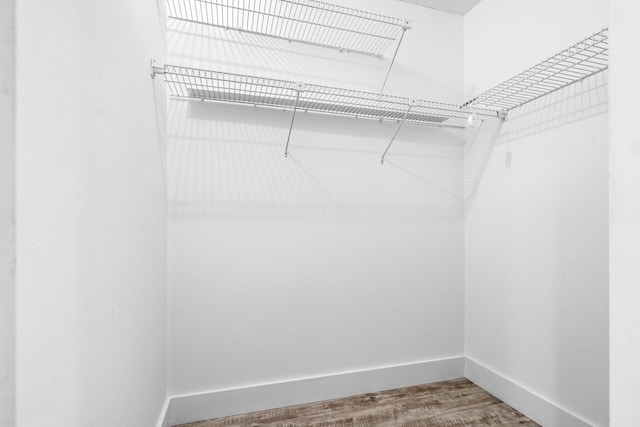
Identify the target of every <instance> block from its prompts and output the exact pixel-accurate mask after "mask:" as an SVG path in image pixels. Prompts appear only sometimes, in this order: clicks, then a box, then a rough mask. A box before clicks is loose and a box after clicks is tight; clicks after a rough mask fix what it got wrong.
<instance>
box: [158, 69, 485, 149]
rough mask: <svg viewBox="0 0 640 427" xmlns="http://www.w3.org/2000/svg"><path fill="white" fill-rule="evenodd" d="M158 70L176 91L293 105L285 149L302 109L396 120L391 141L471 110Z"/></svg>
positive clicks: (448, 123) (462, 117) (462, 118)
mask: <svg viewBox="0 0 640 427" xmlns="http://www.w3.org/2000/svg"><path fill="white" fill-rule="evenodd" d="M156 74H163V75H164V79H165V81H166V82H167V85H168V87H169V93H170V95H171V96H174V97H179V98H188V99H197V100H207V101H217V102H230V103H240V104H248V105H253V106H267V107H275V108H280V109H285V110H292V111H293V115H292V120H291V126H290V128H289V135H288V138H287V145H286V147H285V155H286V154H287V153H288V146H289V139H290V137H291V130H292V127H293V123H294V120H295V114H296V112H297V111H299V110H303V111H311V112H319V113H328V114H337V115H346V116H351V117H359V118H367V119H376V120H380V121H383V120H384V121H388V120H389V121H396V122H398V128H397V130H396V134H394V136H393V138H392V139H391V142H390V144H389V145H391V143H392V142H393V140H394V139H395V137H396V135H397V132H398V131H399V130H400V127H401V126H402V125H404V124H405V123H412V124H422V125H431V126H438V127H452V128H464V127H465V126H466V123H467V119H468V117H469V115H470V114H471V111H470V109H469V108H466V107H461V106H459V105H454V104H447V103H441V102H434V101H428V100H419V99H418V100H416V99H414V100H412V99H409V98H406V97H401V96H393V95H387V94H381V93H373V92H364V91H358V90H352V89H343V88H337V87H330V86H321V85H314V84H305V83H302V82H293V81H288V80H277V79H270V78H263V77H255V76H247V75H242V74H232V73H226V72H220V71H212V70H204V69H198V68H190V67H182V66H176V65H168V64H167V65H164V66H159V65H155V64H154V63H152V76H155V75H156ZM474 112H475V113H476V114H479V115H481V116H482V117H496V116H497V113H496V112H495V111H492V110H484V109H474ZM387 150H388V148H387ZM385 154H386V151H385ZM382 160H384V155H383V158H382Z"/></svg>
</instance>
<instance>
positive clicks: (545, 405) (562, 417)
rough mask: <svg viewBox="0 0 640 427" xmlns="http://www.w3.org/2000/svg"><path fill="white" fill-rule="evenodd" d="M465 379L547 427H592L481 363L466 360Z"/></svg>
mask: <svg viewBox="0 0 640 427" xmlns="http://www.w3.org/2000/svg"><path fill="white" fill-rule="evenodd" d="M465 359H466V360H465V366H464V376H465V377H466V378H467V379H468V380H469V381H471V382H473V383H474V384H476V385H478V386H479V387H481V388H483V389H485V390H486V391H488V392H489V393H491V394H493V395H494V396H496V397H497V398H498V399H500V400H502V401H503V402H505V403H506V404H508V405H510V406H511V407H513V408H514V409H517V410H518V411H520V412H522V413H523V414H525V415H526V416H527V417H529V418H531V419H532V420H533V421H535V422H537V423H538V424H540V425H542V426H544V427H589V426H591V424H590V423H588V422H586V421H584V420H582V419H580V418H579V417H578V416H576V415H574V414H572V413H570V412H569V411H567V410H565V409H563V408H561V407H559V406H558V405H555V404H553V403H551V402H549V401H548V400H546V399H544V398H543V397H541V396H538V395H537V394H535V393H533V392H531V391H529V390H527V389H526V388H524V387H522V386H521V385H518V384H516V383H514V382H513V381H511V380H509V379H507V378H505V377H504V376H502V375H500V374H498V373H496V372H494V371H492V370H491V369H489V368H487V367H485V366H483V365H481V364H479V363H478V362H476V361H475V360H473V359H470V358H468V357H467V358H465Z"/></svg>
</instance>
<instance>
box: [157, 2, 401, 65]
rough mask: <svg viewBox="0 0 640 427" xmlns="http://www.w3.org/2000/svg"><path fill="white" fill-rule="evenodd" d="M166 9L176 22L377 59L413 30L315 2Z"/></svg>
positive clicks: (381, 17) (376, 16)
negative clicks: (409, 30)
mask: <svg viewBox="0 0 640 427" xmlns="http://www.w3.org/2000/svg"><path fill="white" fill-rule="evenodd" d="M167 5H168V16H169V18H173V19H178V20H182V21H187V22H192V23H198V24H204V25H210V26H213V27H219V28H225V29H231V30H237V31H242V32H246V33H252V34H260V35H264V36H268V37H274V38H278V39H282V40H287V41H295V42H300V43H306V44H310V45H315V46H322V47H328V48H332V49H338V50H340V51H346V52H357V53H361V54H365V55H373V56H379V57H381V56H382V55H383V54H384V52H385V51H386V50H387V48H388V47H389V46H390V45H391V44H393V43H394V42H396V41H399V40H400V39H401V37H402V35H403V34H404V32H405V31H406V30H407V29H409V28H411V23H410V22H409V21H408V20H404V19H400V18H394V17H390V16H385V15H380V14H377V13H372V12H367V11H362V10H358V9H352V8H348V7H344V6H339V5H335V4H331V3H325V2H321V1H316V0H167ZM398 45H399V44H398Z"/></svg>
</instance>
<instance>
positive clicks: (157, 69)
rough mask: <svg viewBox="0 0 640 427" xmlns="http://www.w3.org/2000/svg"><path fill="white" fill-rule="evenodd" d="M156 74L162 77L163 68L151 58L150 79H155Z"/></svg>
mask: <svg viewBox="0 0 640 427" xmlns="http://www.w3.org/2000/svg"><path fill="white" fill-rule="evenodd" d="M156 74H160V75H163V74H164V67H163V66H160V65H158V63H157V61H156V60H155V59H153V58H151V78H152V79H155V78H156Z"/></svg>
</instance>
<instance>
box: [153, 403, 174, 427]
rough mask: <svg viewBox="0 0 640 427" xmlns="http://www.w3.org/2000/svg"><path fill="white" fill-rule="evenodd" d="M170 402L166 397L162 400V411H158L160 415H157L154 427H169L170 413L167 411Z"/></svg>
mask: <svg viewBox="0 0 640 427" xmlns="http://www.w3.org/2000/svg"><path fill="white" fill-rule="evenodd" d="M170 402H171V399H170V398H169V397H167V398H166V399H165V401H164V405H162V411H161V412H160V417H158V422H157V423H156V427H171V414H170V412H169V405H170Z"/></svg>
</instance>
